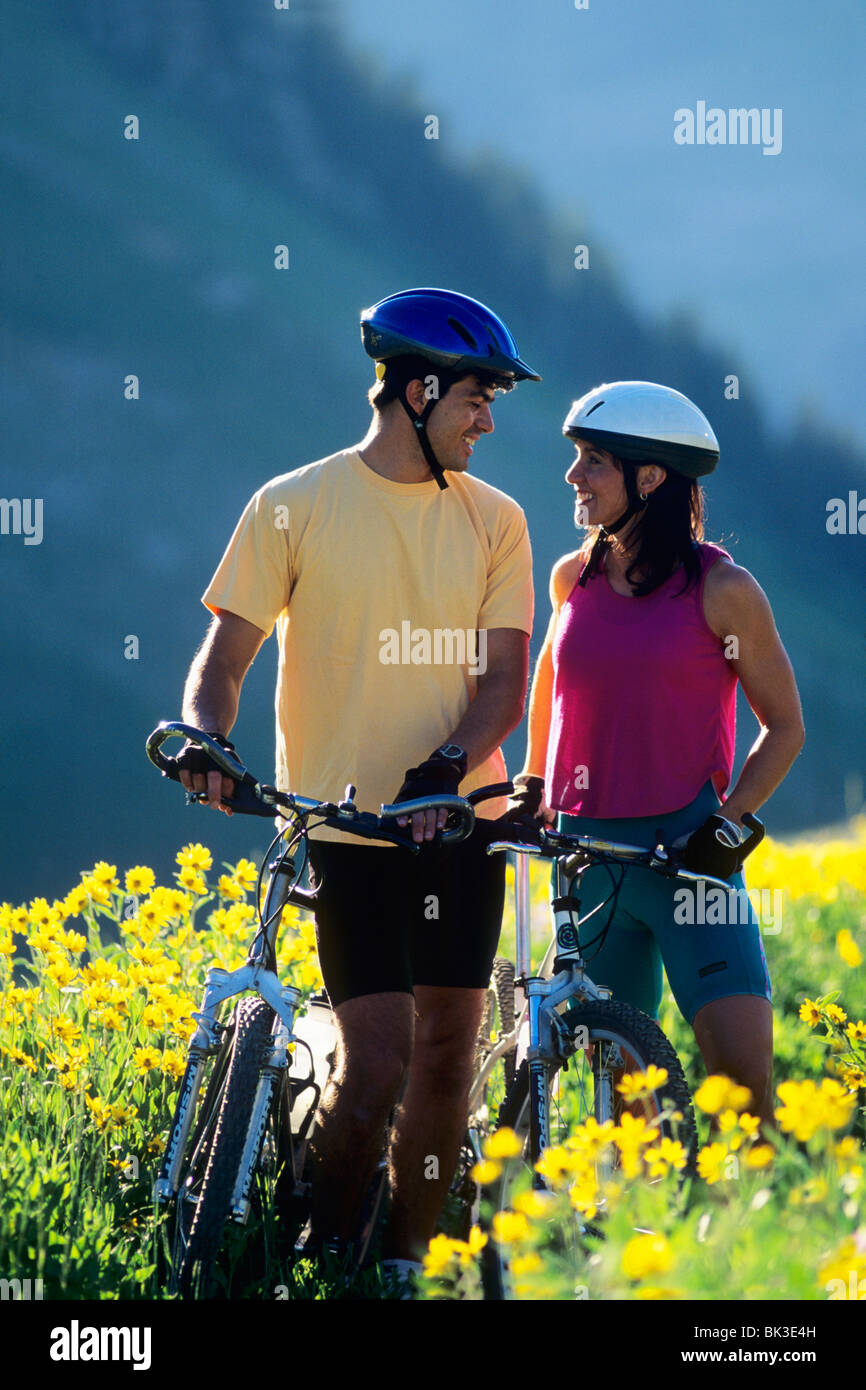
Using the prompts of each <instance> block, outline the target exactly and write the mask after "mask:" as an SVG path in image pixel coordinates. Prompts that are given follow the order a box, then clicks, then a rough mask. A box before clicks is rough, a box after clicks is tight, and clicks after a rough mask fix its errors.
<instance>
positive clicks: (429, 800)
mask: <svg viewBox="0 0 866 1390" xmlns="http://www.w3.org/2000/svg"><path fill="white" fill-rule="evenodd" d="M421 811H448V813H449V815H456V816H459V818H460V823H459V825H455V826H451V827H450V828H449V827H448V826H447V825H446V826H445V828H444V829H443V830H440V831H439V843H440V844H442V845H452V844H457V843H458V841H460V840H465V839H467V838H468V836H470V835H471V834H472V831H473V829H474V826H475V812H474V811H473V809H472V807H471V806H470V805H469V804H468V802H467V801H466V800H464V798H463V797H462V796H423V797H418V798H417V799H416V800H415V801H398V802H397V803H396V804H392V805H390V806H380V807H379V816H380V819H382V820H388V819H391V818H396V817H397V816H408V817H412V816H415V815H418V814H419V813H420V812H421Z"/></svg>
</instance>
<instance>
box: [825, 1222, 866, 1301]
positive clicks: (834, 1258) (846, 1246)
mask: <svg viewBox="0 0 866 1390" xmlns="http://www.w3.org/2000/svg"><path fill="white" fill-rule="evenodd" d="M852 1272H853V1274H854V1276H855V1278H856V1279H857V1280H858V1292H859V1279H860V1277H861V1276H862V1275H864V1274H866V1238H864V1231H863V1228H862V1227H861V1229H860V1230H859V1231H858V1232H857V1233H856V1234H855V1235H853V1236H848V1238H847V1240H844V1241H842V1243H841V1245H840V1246H839V1247H838V1249H837V1250H836V1251H835V1253H834V1254H833V1255H830V1256H828V1258H827V1259H826V1260H825V1262H824V1263H823V1264H822V1265H821V1267H820V1269H819V1271H818V1279H819V1281H820V1283H821V1285H822V1286H823V1287H824V1288H826V1287H827V1284H829V1282H830V1280H831V1279H840V1280H841V1281H842V1284H843V1285H844V1286H845V1288H846V1289H847V1288H848V1287H849V1282H850V1276H851V1274H852Z"/></svg>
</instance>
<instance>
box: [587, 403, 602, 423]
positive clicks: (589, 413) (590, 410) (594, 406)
mask: <svg viewBox="0 0 866 1390" xmlns="http://www.w3.org/2000/svg"><path fill="white" fill-rule="evenodd" d="M600 405H604V401H596V403H595V405H593V406H590V408H589V410H588V411H587V412H586V415H585V416H584V417H583V418H584V419H585V420H588V419H589V417H590V415H591V414H592V412H593V411H594V410H598V407H599V406H600Z"/></svg>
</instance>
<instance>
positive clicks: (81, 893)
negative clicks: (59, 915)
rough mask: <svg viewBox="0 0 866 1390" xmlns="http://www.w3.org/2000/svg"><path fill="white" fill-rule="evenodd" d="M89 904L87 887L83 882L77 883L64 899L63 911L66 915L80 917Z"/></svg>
mask: <svg viewBox="0 0 866 1390" xmlns="http://www.w3.org/2000/svg"><path fill="white" fill-rule="evenodd" d="M86 906H87V889H86V888H85V887H84V884H83V883H77V884H76V885H75V887H74V888H70V890H69V892H68V893H67V894H66V897H65V898H64V899H63V913H64V916H65V917H79V916H80V915H81V913H82V912H83V910H84V908H85V907H86Z"/></svg>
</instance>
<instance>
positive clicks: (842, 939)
mask: <svg viewBox="0 0 866 1390" xmlns="http://www.w3.org/2000/svg"><path fill="white" fill-rule="evenodd" d="M836 950H837V951H838V952H839V955H840V956H841V957H842V959H843V961H844V962H845V964H846V965H850V966H851V967H852V969H855V970H856V968H857V966H858V965H862V964H863V954H862V952H861V950H860V948H859V946H858V945H857V942H856V941H855V940H854V938H853V936H852V935H851V933H850V931H849V930H848V928H847V927H843V928H842V930H841V931H839V932H837V933H836Z"/></svg>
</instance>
